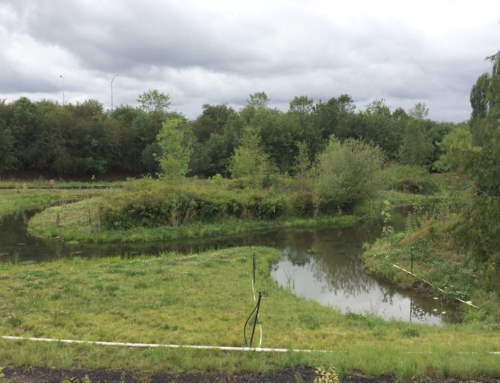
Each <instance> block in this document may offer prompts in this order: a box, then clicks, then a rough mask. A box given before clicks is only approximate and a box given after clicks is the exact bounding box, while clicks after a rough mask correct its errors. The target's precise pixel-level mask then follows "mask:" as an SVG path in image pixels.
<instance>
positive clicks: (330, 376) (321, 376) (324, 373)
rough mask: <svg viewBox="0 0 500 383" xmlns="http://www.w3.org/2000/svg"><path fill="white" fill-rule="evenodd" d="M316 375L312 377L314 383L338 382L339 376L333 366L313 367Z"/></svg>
mask: <svg viewBox="0 0 500 383" xmlns="http://www.w3.org/2000/svg"><path fill="white" fill-rule="evenodd" d="M314 373H315V374H316V376H315V377H314V383H339V382H340V378H339V375H338V373H337V370H336V369H335V367H333V366H329V367H323V366H318V367H316V368H315V369H314Z"/></svg>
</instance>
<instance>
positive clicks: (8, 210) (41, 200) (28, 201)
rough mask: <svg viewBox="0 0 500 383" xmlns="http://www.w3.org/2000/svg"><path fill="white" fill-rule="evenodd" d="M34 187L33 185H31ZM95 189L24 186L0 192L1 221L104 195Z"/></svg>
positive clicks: (102, 191) (101, 191)
mask: <svg viewBox="0 0 500 383" xmlns="http://www.w3.org/2000/svg"><path fill="white" fill-rule="evenodd" d="M29 185H32V184H29ZM104 192H105V191H104V190H95V189H69V190H67V189H57V188H54V189H33V188H30V187H29V186H28V184H24V186H22V187H20V188H16V189H3V190H0V219H2V218H4V217H6V216H8V215H12V214H22V213H23V212H25V211H30V210H42V209H46V208H48V207H51V206H53V205H55V204H66V203H68V202H71V201H79V200H82V199H85V198H90V197H94V196H96V195H100V194H102V193H104Z"/></svg>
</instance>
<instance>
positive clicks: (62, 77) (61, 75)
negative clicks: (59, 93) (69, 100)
mask: <svg viewBox="0 0 500 383" xmlns="http://www.w3.org/2000/svg"><path fill="white" fill-rule="evenodd" d="M59 77H61V78H62V79H63V106H64V76H63V75H60V76H59Z"/></svg>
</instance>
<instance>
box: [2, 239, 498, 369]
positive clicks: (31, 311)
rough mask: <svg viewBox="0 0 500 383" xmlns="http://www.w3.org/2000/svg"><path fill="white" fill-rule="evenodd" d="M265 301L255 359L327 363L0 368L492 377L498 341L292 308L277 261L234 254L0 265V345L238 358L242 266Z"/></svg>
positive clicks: (39, 358) (44, 359) (113, 354)
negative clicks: (322, 369) (274, 270)
mask: <svg viewBox="0 0 500 383" xmlns="http://www.w3.org/2000/svg"><path fill="white" fill-rule="evenodd" d="M253 252H256V253H257V259H258V275H257V288H258V289H260V290H262V291H263V292H264V298H263V302H262V307H261V316H260V318H261V320H262V323H263V328H264V342H263V344H262V346H263V347H283V348H289V347H293V348H306V349H324V350H330V351H331V353H313V354H303V353H285V354H254V353H244V354H242V353H235V352H232V353H227V352H219V351H194V350H186V349H184V350H170V349H155V350H136V349H128V348H106V347H102V346H90V345H79V346H78V345H63V344H57V343H55V344H45V343H29V342H24V341H6V340H4V341H2V340H0V365H17V366H46V367H58V368H71V367H83V368H90V369H94V368H109V369H120V368H124V369H129V370H137V369H139V370H152V371H155V372H165V371H174V372H180V371H191V372H193V371H201V372H208V371H216V370H221V369H227V370H231V371H232V370H246V371H254V372H264V371H269V370H271V369H275V368H279V367H294V366H300V365H314V364H318V363H320V364H323V365H334V366H336V367H337V368H338V369H339V370H340V372H342V371H361V372H363V373H365V374H368V375H375V376H379V375H381V374H395V375H396V376H398V377H411V376H412V375H420V376H423V375H431V376H462V377H468V378H472V377H477V376H497V377H498V376H500V363H498V362H499V359H498V358H499V357H498V356H495V355H490V354H488V353H487V352H488V351H499V350H498V348H499V344H500V334H498V333H497V332H492V331H487V330H485V329H484V328H480V327H472V326H458V325H455V326H446V327H443V328H440V327H429V326H424V325H414V324H410V323H405V322H384V321H383V320H381V319H379V318H373V317H363V316H360V315H352V314H351V315H347V316H346V315H342V314H341V313H340V312H339V311H337V310H334V309H332V308H329V307H324V306H321V305H319V304H318V303H317V302H315V301H306V300H304V299H301V298H298V297H295V296H294V295H292V294H291V293H290V292H289V291H287V290H284V289H282V288H280V287H279V286H277V285H276V283H274V282H273V281H272V280H271V279H270V278H269V263H270V261H271V260H275V259H278V258H279V257H280V253H279V252H278V251H277V250H274V249H268V248H260V247H259V248H235V249H230V250H223V251H218V252H211V253H204V254H200V255H191V256H179V255H172V254H166V255H164V256H162V257H161V258H146V257H142V258H137V259H131V260H120V259H118V258H115V259H98V260H78V259H77V260H72V261H70V260H65V261H57V262H53V263H47V264H40V265H25V266H22V265H8V264H4V265H0V283H1V285H2V286H5V287H6V288H3V289H0V313H1V314H0V333H1V334H4V335H14V336H33V337H47V338H59V339H84V340H92V341H97V340H103V341H117V342H151V343H174V344H181V345H182V344H184V345H188V344H198V345H221V346H243V345H244V341H243V334H242V330H243V324H244V322H245V320H246V318H247V316H248V315H249V313H250V312H251V311H252V309H253V306H254V300H253V296H252V289H251V264H252V262H251V257H252V253H253Z"/></svg>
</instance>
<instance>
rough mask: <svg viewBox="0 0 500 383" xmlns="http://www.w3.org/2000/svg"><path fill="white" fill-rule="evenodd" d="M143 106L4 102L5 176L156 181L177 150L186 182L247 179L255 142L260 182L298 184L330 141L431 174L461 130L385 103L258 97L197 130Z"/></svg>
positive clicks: (165, 102) (419, 109) (1, 166)
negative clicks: (280, 106) (377, 151)
mask: <svg viewBox="0 0 500 383" xmlns="http://www.w3.org/2000/svg"><path fill="white" fill-rule="evenodd" d="M483 88H484V87H483ZM483 88H481V89H483ZM485 97H486V96H485ZM137 101H138V106H137V107H135V106H130V105H121V106H119V107H117V108H115V109H114V110H112V111H111V110H104V107H103V105H102V104H101V103H100V102H99V101H97V100H87V101H85V102H82V103H76V104H66V105H61V104H59V103H58V102H55V101H51V100H41V101H31V100H29V99H28V98H26V97H21V98H19V99H17V100H14V101H12V102H7V101H6V100H0V176H2V177H9V176H13V175H16V176H18V175H20V174H23V173H24V174H30V175H32V176H36V177H37V178H38V176H40V175H42V176H44V177H51V178H53V177H66V178H68V177H90V176H92V175H96V176H99V175H121V176H129V175H142V174H151V175H152V176H156V174H157V173H159V172H162V171H163V173H165V169H164V168H163V169H162V166H164V165H166V164H167V162H163V165H162V162H161V158H163V159H165V160H166V157H164V156H168V155H171V154H172V153H171V151H172V150H173V149H174V148H175V150H176V153H177V154H180V153H184V154H183V157H184V158H185V157H186V156H187V157H189V164H188V165H187V166H186V165H185V160H183V163H184V165H182V166H181V167H180V168H179V169H178V170H180V169H182V171H181V173H184V172H186V171H187V170H188V169H189V172H188V173H187V175H188V176H199V177H201V178H207V177H212V176H214V175H216V174H221V175H223V176H229V175H230V174H233V175H234V174H235V173H234V172H236V174H240V173H241V174H243V173H245V172H246V173H248V169H247V170H244V169H243V168H242V166H243V163H242V162H241V161H240V162H239V163H238V157H239V159H240V160H244V159H245V158H247V157H245V156H246V155H247V154H248V155H250V156H251V155H252V153H250V152H249V151H248V148H246V147H245V145H242V144H244V143H246V141H245V140H248V139H250V137H249V135H251V134H254V135H258V137H259V142H258V150H257V151H258V154H259V155H258V156H257V157H255V156H254V157H253V158H252V160H255V161H257V162H256V163H257V164H258V166H261V162H259V161H261V160H262V159H264V158H266V159H267V160H266V161H264V162H262V164H268V165H269V168H268V169H267V170H265V171H263V172H262V173H263V174H261V175H255V177H257V179H259V178H262V176H263V177H264V178H265V176H266V174H267V173H269V172H270V171H271V170H273V171H275V172H278V173H281V174H284V173H285V172H288V174H290V175H293V174H295V173H296V172H297V168H296V166H295V165H296V157H297V155H298V154H299V146H298V145H297V143H298V142H301V143H303V144H305V145H307V150H308V156H309V160H310V161H311V162H312V161H313V160H314V159H315V158H317V156H318V155H319V154H320V153H321V152H322V151H323V149H324V148H325V147H326V146H327V144H328V141H329V139H330V136H332V135H334V136H335V137H336V138H337V139H338V140H339V141H340V142H344V141H345V140H347V139H357V140H364V141H365V142H367V143H369V144H372V145H376V146H379V147H380V148H381V149H382V151H383V153H384V155H385V157H386V158H388V159H391V160H396V161H401V162H402V163H404V164H409V165H420V166H424V167H427V168H430V166H431V165H432V162H434V161H435V160H436V159H437V158H438V157H439V155H440V154H441V150H440V148H439V146H438V143H439V142H441V141H442V138H443V137H444V136H445V135H446V134H447V133H449V132H450V131H451V130H452V129H453V128H454V125H453V124H451V123H437V122H434V121H431V120H428V119H426V117H427V110H426V108H425V105H423V104H417V105H416V106H415V108H413V109H410V110H409V111H408V112H405V111H404V110H403V109H401V108H398V109H396V110H394V111H391V110H390V108H389V107H388V106H387V105H385V103H384V100H378V101H375V102H373V103H372V104H369V105H367V106H366V109H365V110H361V111H359V112H356V110H355V106H354V103H353V100H352V99H351V97H349V96H348V95H341V96H340V97H338V98H335V97H333V98H331V99H329V100H328V101H327V102H322V101H321V100H320V101H318V102H315V101H314V100H312V99H310V98H308V97H307V96H300V97H295V98H294V99H293V100H292V101H291V102H290V108H289V110H288V111H287V112H286V113H284V112H281V111H279V110H276V109H271V108H269V107H268V102H269V101H270V100H269V98H268V97H267V95H266V94H265V93H264V92H261V93H256V94H254V95H251V96H250V100H248V103H247V105H245V106H244V107H243V108H242V109H241V110H240V111H235V110H233V109H232V108H230V107H228V106H227V105H203V107H202V113H201V114H200V116H199V117H198V118H197V119H196V120H194V121H189V120H187V119H186V118H185V117H183V116H182V115H181V114H179V113H177V112H170V111H169V106H170V98H169V96H168V95H165V94H163V93H160V92H158V91H157V90H153V91H151V90H150V91H148V92H145V93H143V94H142V95H140V96H139V98H138V100H137ZM481 110H482V109H481ZM481 113H482V112H481V111H479V112H478V114H481ZM174 120H175V121H176V123H173V122H172V121H174ZM164 124H167V126H173V125H175V126H176V128H178V129H179V130H180V131H181V132H182V137H180V136H177V138H175V137H174V136H172V135H170V136H168V134H167V133H166V132H165V128H164V126H165V125H164ZM171 124H173V125H171ZM172 132H174V131H172ZM172 132H171V133H172ZM251 132H254V133H251ZM165 134H167V136H168V137H170V138H169V139H167V136H165ZM172 139H174V140H177V143H174V142H173V141H171V140H172ZM169 140H170V141H169ZM254 142H255V139H254ZM165 145H167V146H165ZM169 145H170V146H169ZM172 145H173V146H172ZM168 146H169V148H170V149H166V147H168ZM190 148H191V149H190ZM165 150H166V151H167V152H168V153H164V151H165ZM235 154H236V156H235ZM155 155H156V158H157V159H158V160H157V159H156V158H155ZM234 156H235V157H236V158H233V157H234ZM249 158H250V157H249ZM170 164H171V165H172V161H170ZM177 165H179V164H177ZM248 165H250V164H247V168H248ZM242 172H243V173H242ZM247 175H248V174H247ZM250 176H251V177H254V175H251V174H250ZM254 181H255V179H254Z"/></svg>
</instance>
